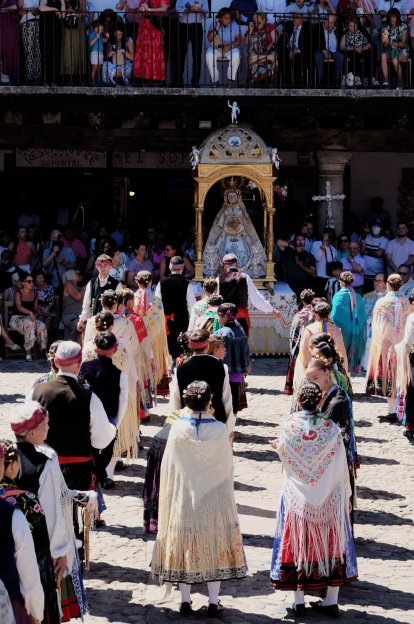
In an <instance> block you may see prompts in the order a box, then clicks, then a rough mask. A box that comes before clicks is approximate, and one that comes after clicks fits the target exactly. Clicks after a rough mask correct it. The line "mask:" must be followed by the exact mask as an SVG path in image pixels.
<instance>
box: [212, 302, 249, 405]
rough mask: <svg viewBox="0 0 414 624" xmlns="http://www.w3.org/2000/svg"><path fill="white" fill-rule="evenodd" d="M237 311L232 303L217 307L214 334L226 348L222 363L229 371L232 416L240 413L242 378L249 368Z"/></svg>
mask: <svg viewBox="0 0 414 624" xmlns="http://www.w3.org/2000/svg"><path fill="white" fill-rule="evenodd" d="M237 311H238V310H237V306H236V305H234V303H222V304H221V305H219V307H218V308H217V315H218V322H219V324H220V329H219V330H218V331H217V332H216V335H217V336H219V337H220V338H221V339H222V340H223V342H224V346H225V348H226V354H225V356H224V358H223V363H224V364H226V365H227V368H228V371H229V380H230V388H231V395H232V399H233V413H234V416H236V414H237V412H239V411H240V407H241V398H242V395H243V394H245V392H243V390H244V386H245V384H244V376H245V375H247V373H248V371H249V368H250V350H249V341H248V339H247V336H246V334H245V333H244V331H243V329H242V327H241V325H240V323H239V322H238V321H236V316H237Z"/></svg>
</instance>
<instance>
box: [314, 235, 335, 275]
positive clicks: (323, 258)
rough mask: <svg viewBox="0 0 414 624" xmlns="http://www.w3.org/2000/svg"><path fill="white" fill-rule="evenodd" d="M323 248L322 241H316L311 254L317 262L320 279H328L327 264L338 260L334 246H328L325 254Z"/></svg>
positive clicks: (317, 273)
mask: <svg viewBox="0 0 414 624" xmlns="http://www.w3.org/2000/svg"><path fill="white" fill-rule="evenodd" d="M321 247H322V241H315V242H314V243H313V245H312V251H311V254H312V255H313V256H314V257H315V260H316V275H317V276H318V277H326V278H328V277H329V275H327V274H326V264H327V263H328V262H334V261H335V260H336V249H335V247H333V246H332V245H328V246H327V248H326V249H325V252H324V250H323V249H321Z"/></svg>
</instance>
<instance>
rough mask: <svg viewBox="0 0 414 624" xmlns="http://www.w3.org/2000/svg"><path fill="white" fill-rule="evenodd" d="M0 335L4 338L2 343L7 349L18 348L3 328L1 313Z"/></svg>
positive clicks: (14, 349) (15, 349) (13, 349)
mask: <svg viewBox="0 0 414 624" xmlns="http://www.w3.org/2000/svg"><path fill="white" fill-rule="evenodd" d="M0 337H1V338H2V339H3V340H4V345H5V347H6V348H7V349H10V350H11V351H19V350H20V347H19V345H17V344H15V343H14V342H13V340H12V339H11V338H10V336H9V334H8V333H7V331H6V330H5V328H4V325H3V317H2V316H1V314H0ZM1 359H2V358H0V360H1Z"/></svg>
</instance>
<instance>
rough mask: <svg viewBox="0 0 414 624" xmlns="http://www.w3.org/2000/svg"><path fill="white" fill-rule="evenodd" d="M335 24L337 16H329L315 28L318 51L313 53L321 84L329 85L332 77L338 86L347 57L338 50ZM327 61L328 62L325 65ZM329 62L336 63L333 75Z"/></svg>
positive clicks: (315, 42) (317, 75)
mask: <svg viewBox="0 0 414 624" xmlns="http://www.w3.org/2000/svg"><path fill="white" fill-rule="evenodd" d="M335 23H336V15H328V16H327V18H326V19H325V20H324V22H323V23H322V24H318V25H317V26H316V27H315V28H316V30H315V32H314V41H313V44H314V45H315V46H316V50H315V52H314V53H313V58H314V61H315V69H316V77H317V81H318V83H319V84H321V83H322V82H324V81H325V82H326V83H327V84H329V81H330V77H331V76H332V75H333V78H334V81H335V83H336V85H339V83H340V77H341V72H342V69H343V66H344V63H345V57H344V55H343V53H342V52H341V51H340V50H339V49H338V39H337V36H336V28H335ZM325 61H328V62H327V63H325ZM329 61H334V69H333V73H332V72H331V71H330V68H329V66H330V63H329Z"/></svg>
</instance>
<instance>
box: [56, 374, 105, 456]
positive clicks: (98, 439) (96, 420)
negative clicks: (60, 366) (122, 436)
mask: <svg viewBox="0 0 414 624" xmlns="http://www.w3.org/2000/svg"><path fill="white" fill-rule="evenodd" d="M58 375H61V376H63V377H72V378H73V379H76V381H77V380H78V378H77V377H76V375H74V374H73V373H66V372H61V371H59V372H58ZM89 409H90V413H91V418H90V424H89V431H90V434H91V445H92V446H93V448H95V449H98V450H101V449H104V448H106V447H107V446H108V444H109V443H110V442H112V440H113V439H114V437H115V435H116V429H115V427H114V426H113V425H111V423H110V422H109V421H108V417H107V415H106V412H105V408H104V406H103V405H102V401H101V399H99V398H98V397H97V396H96V394H95V393H94V392H92V396H91V402H90V405H89Z"/></svg>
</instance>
